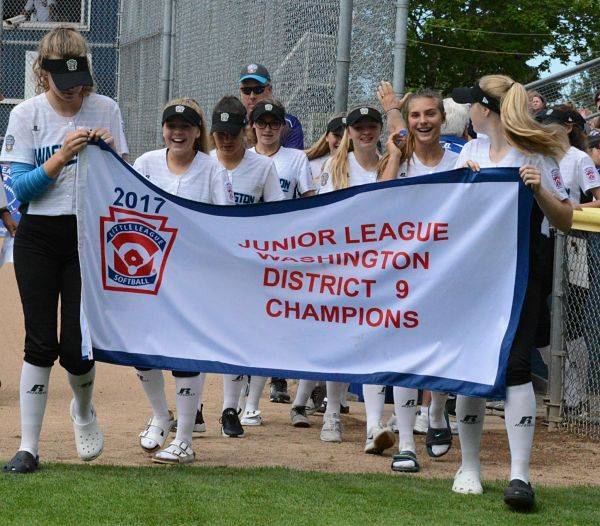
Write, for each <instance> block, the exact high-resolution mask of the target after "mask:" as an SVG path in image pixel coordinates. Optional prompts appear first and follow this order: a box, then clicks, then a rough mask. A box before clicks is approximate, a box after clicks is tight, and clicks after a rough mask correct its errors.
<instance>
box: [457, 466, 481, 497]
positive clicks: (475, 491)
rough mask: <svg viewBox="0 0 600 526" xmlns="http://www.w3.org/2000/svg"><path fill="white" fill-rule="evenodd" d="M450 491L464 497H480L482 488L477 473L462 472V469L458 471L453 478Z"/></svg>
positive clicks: (479, 476)
mask: <svg viewBox="0 0 600 526" xmlns="http://www.w3.org/2000/svg"><path fill="white" fill-rule="evenodd" d="M452 491H454V493H462V494H464V495H481V494H482V493H483V487H482V486H481V475H480V474H479V471H463V470H462V468H461V469H459V470H458V471H457V472H456V475H455V476H454V484H453V485H452Z"/></svg>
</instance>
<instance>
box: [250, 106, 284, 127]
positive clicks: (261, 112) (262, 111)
mask: <svg viewBox="0 0 600 526" xmlns="http://www.w3.org/2000/svg"><path fill="white" fill-rule="evenodd" d="M265 115H272V116H273V117H274V118H275V119H276V120H277V121H279V122H281V123H285V111H284V110H283V108H282V107H281V106H279V105H277V104H273V103H272V102H269V101H266V100H261V101H260V102H258V103H257V104H256V106H254V109H253V110H252V113H251V114H250V120H251V121H252V122H256V121H257V120H258V119H260V118H261V117H264V116H265Z"/></svg>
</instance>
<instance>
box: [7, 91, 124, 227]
mask: <svg viewBox="0 0 600 526" xmlns="http://www.w3.org/2000/svg"><path fill="white" fill-rule="evenodd" d="M77 128H106V129H108V131H109V132H110V134H111V135H112V136H113V138H114V141H115V143H114V149H115V150H116V151H117V152H118V153H119V154H124V153H128V149H127V141H126V140H125V135H124V133H123V119H122V117H121V110H120V109H119V106H118V105H117V103H116V102H115V101H114V100H112V99H110V98H108V97H105V96H104V95H98V94H97V93H90V95H88V96H87V97H84V99H83V104H82V105H81V108H80V110H79V112H78V113H77V114H76V115H74V116H72V117H63V116H62V115H59V114H58V113H56V111H54V109H53V108H52V106H50V103H49V102H48V99H47V98H46V95H45V94H44V93H42V94H41V95H37V96H36V97H33V98H31V99H28V100H26V101H23V102H21V103H20V104H18V105H17V106H15V107H14V108H13V109H12V111H11V112H10V118H9V120H8V128H7V129H6V136H5V137H4V143H3V145H2V153H0V162H4V163H11V162H15V163H26V164H31V165H34V166H35V167H36V168H37V167H38V166H41V165H42V164H44V163H45V162H46V161H47V160H48V159H50V157H52V155H53V154H54V153H55V152H56V151H57V150H59V149H60V148H61V146H62V143H63V140H64V139H65V136H66V135H67V133H70V132H74V131H76V130H77ZM76 172H77V157H75V159H73V160H71V161H70V162H69V163H67V165H66V166H65V167H64V168H63V169H62V170H61V172H60V174H59V175H58V177H57V178H56V180H55V181H54V182H53V183H52V184H51V185H50V186H49V187H48V189H47V190H46V191H45V192H44V193H43V194H42V195H40V196H39V197H37V198H35V199H33V200H32V201H31V202H30V203H29V207H28V209H27V213H28V214H32V215H48V216H60V215H72V214H75V173H76Z"/></svg>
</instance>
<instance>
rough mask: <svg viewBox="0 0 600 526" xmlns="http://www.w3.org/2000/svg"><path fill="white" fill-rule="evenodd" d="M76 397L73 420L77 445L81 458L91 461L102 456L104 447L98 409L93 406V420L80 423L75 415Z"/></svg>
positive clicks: (71, 411)
mask: <svg viewBox="0 0 600 526" xmlns="http://www.w3.org/2000/svg"><path fill="white" fill-rule="evenodd" d="M74 403H75V399H73V400H71V407H70V413H71V420H72V421H73V431H74V432H75V446H76V447H77V454H78V455H79V458H80V459H81V460H83V461H85V462H90V461H91V460H94V459H96V458H98V457H99V456H100V454H101V453H102V450H103V449H104V435H103V434H102V431H101V430H100V425H99V424H98V418H97V417H96V411H95V410H94V407H93V406H92V420H91V421H90V422H88V423H87V424H78V423H77V422H76V421H75V417H74V416H73V404H74Z"/></svg>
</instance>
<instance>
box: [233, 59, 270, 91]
mask: <svg viewBox="0 0 600 526" xmlns="http://www.w3.org/2000/svg"><path fill="white" fill-rule="evenodd" d="M245 80H256V81H257V82H259V83H260V84H262V85H263V86H266V85H267V84H270V83H271V75H269V71H268V70H267V68H265V67H264V66H263V65H262V64H248V65H247V66H245V67H244V68H243V69H242V71H241V73H240V84H241V83H242V82H244V81H245Z"/></svg>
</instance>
